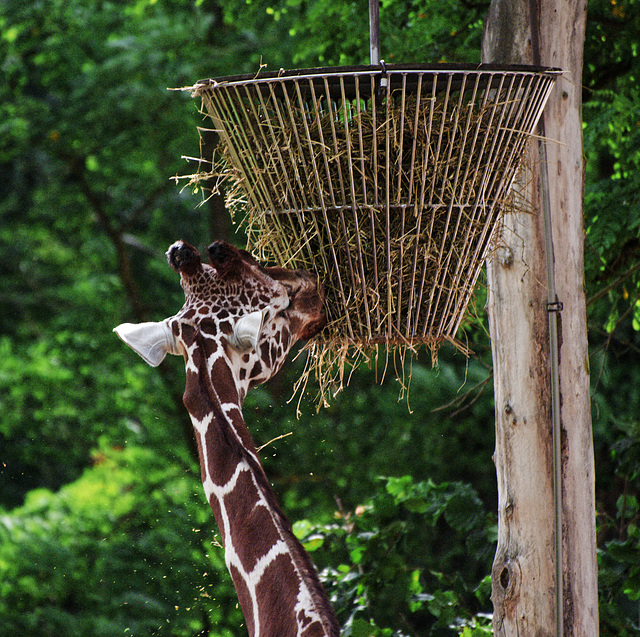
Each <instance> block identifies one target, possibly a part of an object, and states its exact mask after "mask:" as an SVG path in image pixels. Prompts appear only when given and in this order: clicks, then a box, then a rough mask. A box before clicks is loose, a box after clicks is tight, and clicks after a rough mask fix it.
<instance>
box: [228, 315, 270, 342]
mask: <svg viewBox="0 0 640 637" xmlns="http://www.w3.org/2000/svg"><path fill="white" fill-rule="evenodd" d="M265 311H266V310H257V311H256V312H250V313H249V314H245V315H244V316H241V317H240V318H239V319H238V320H237V321H236V324H235V326H234V328H233V333H232V334H231V336H229V343H231V345H233V347H235V348H236V349H239V350H248V349H256V348H257V347H258V338H259V337H260V331H261V330H262V322H263V321H264V313H265Z"/></svg>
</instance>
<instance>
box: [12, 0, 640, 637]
mask: <svg viewBox="0 0 640 637" xmlns="http://www.w3.org/2000/svg"><path fill="white" fill-rule="evenodd" d="M487 6H488V2H479V3H476V2H466V1H465V2H462V1H459V0H446V2H433V1H432V0H415V1H414V0H410V1H409V2H399V1H398V0H383V2H382V3H381V28H382V56H383V57H384V58H385V59H386V60H387V61H390V62H396V61H404V62H413V61H416V62H427V63H429V62H437V61H440V60H445V61H460V62H477V61H479V45H480V38H481V31H482V24H481V21H482V18H483V15H484V12H485V11H486V8H487ZM639 31H640V2H638V0H618V1H617V2H610V1H609V0H593V1H592V2H590V3H589V21H588V25H587V42H586V48H585V74H584V78H583V85H584V86H585V93H584V120H585V125H584V142H585V156H586V158H587V170H586V177H587V184H586V208H585V225H586V229H587V240H586V248H587V252H586V257H587V262H586V281H585V283H586V289H587V294H588V296H589V297H590V299H591V301H590V303H589V306H588V309H589V320H590V328H591V329H590V339H591V343H592V348H593V356H592V360H591V367H592V370H593V405H594V441H595V449H596V466H597V475H596V487H597V507H598V546H599V553H598V560H599V567H600V599H601V608H600V612H601V618H602V619H601V634H603V635H611V636H613V635H632V634H637V633H638V598H639V595H640V592H639V591H640V584H639V579H640V575H639V573H638V564H639V563H640V559H639V558H640V556H639V555H638V546H639V545H640V538H639V537H638V502H639V501H640V484H639V478H638V475H639V472H640V468H639V466H638V458H640V431H639V426H638V416H637V414H638V413H640V403H639V396H638V392H637V390H636V388H637V387H638V386H640V368H639V366H638V360H639V358H638V355H639V353H640V265H639V264H640V199H639V195H638V193H640V183H639V182H638V179H639V177H638V175H639V174H640V171H639V170H638V168H639V167H640V154H639V153H640V137H639V135H640V126H639V125H638V124H639V120H638V117H639V111H638V103H639V101H640V90H639V86H638V78H640V68H639V66H638V60H639V56H638V41H637V34H638V32H639ZM368 56H369V52H368V36H367V12H366V5H365V4H362V3H354V2H352V1H351V0H333V1H332V2H328V1H327V0H310V1H308V2H302V1H301V0H284V1H281V2H278V3H273V2H268V1H267V0H247V1H243V0H238V1H237V2H225V3H222V2H219V1H218V0H193V1H187V2H185V1H183V0H126V1H125V2H120V3H113V2H98V1H96V0H88V1H87V0H49V1H48V2H42V1H40V0H29V1H26V2H25V1H24V0H20V1H18V0H4V2H2V3H0V171H1V173H2V176H3V179H2V180H1V181H0V304H1V305H2V312H1V313H0V507H1V508H0V510H1V511H2V514H1V516H0V517H1V519H0V626H1V627H2V628H0V634H2V631H3V630H4V631H5V633H7V634H11V635H13V634H16V635H20V634H42V635H47V634H51V635H90V634H91V635H101V634H104V635H114V634H137V635H146V634H171V635H194V634H211V635H225V636H230V635H238V634H242V632H243V630H244V628H239V625H240V623H241V622H242V619H241V617H240V615H239V611H238V609H237V608H236V596H235V593H234V591H233V589H232V587H231V584H230V579H229V577H228V575H227V574H226V570H225V567H224V564H223V561H222V553H221V550H220V549H219V548H218V547H214V546H212V545H211V540H212V538H213V537H214V534H215V528H214V525H213V521H212V518H211V515H210V512H209V509H208V507H207V505H206V502H205V499H204V497H203V495H202V490H201V487H200V485H199V479H198V478H197V477H196V476H197V467H196V463H195V460H194V459H193V457H192V455H190V449H189V444H188V443H189V440H190V439H191V437H190V434H189V435H184V433H183V431H187V430H188V428H189V426H190V425H189V424H188V422H187V420H186V414H185V411H184V408H183V406H182V404H181V400H180V396H181V393H182V390H183V383H184V375H183V371H182V369H181V363H180V361H179V360H167V361H166V362H165V363H163V365H162V367H161V368H159V369H158V370H152V369H149V368H148V367H147V366H146V365H145V364H144V363H142V362H141V361H140V360H139V359H138V358H137V357H136V355H135V354H133V353H132V352H130V351H129V350H128V349H127V348H125V347H124V346H123V345H122V344H121V343H120V342H119V341H118V340H117V339H116V338H115V336H114V335H113V334H112V333H111V329H112V328H113V327H114V326H115V325H117V324H118V323H120V322H122V321H125V320H127V321H135V320H151V319H161V318H164V317H165V316H167V315H170V314H172V313H173V312H175V310H176V309H177V308H178V307H180V305H181V303H182V296H181V291H180V288H179V286H178V283H177V279H176V277H175V275H174V274H173V273H172V272H171V271H170V270H169V269H168V268H167V267H166V264H165V263H164V257H163V252H164V250H165V249H166V247H167V246H168V245H169V244H170V243H172V242H173V241H174V240H176V239H177V238H179V237H183V238H185V239H187V240H189V241H191V242H192V243H194V244H196V245H199V246H202V245H206V244H207V243H208V242H209V241H210V240H211V239H212V238H216V237H219V236H221V235H222V233H223V232H224V230H223V227H222V226H221V225H220V219H219V217H216V216H215V215H214V213H213V205H212V202H207V203H206V204H204V205H202V206H201V207H197V204H198V202H199V198H194V197H192V196H191V193H189V192H188V191H186V190H181V189H180V188H179V187H176V185H175V184H174V183H172V182H171V180H170V177H171V176H173V175H175V174H176V173H184V172H189V171H190V168H189V166H188V165H187V166H185V163H184V161H183V160H182V159H181V156H182V155H188V156H195V155H197V154H198V137H197V134H196V131H195V127H196V126H198V125H203V120H202V118H201V117H200V116H198V115H197V104H195V103H194V102H193V100H191V99H190V98H189V96H188V95H187V94H183V93H177V92H170V91H167V88H168V87H179V86H185V85H191V84H192V83H193V82H194V81H196V80H197V79H199V78H201V77H219V76H223V75H226V74H236V73H251V72H256V71H257V70H258V68H259V65H260V63H261V62H263V63H267V64H268V68H270V69H271V70H274V69H277V68H279V67H280V66H282V67H285V68H292V67H296V66H317V65H332V64H358V63H366V62H368ZM204 125H205V126H206V124H204ZM481 304H482V302H481V301H480V302H479V304H478V305H479V306H481ZM467 337H468V338H469V344H470V346H471V348H472V349H473V350H474V351H475V352H476V353H477V355H476V357H475V358H473V359H472V360H471V361H470V362H469V363H467V362H466V361H465V360H464V359H463V358H462V357H461V356H459V355H454V354H453V353H452V352H451V351H448V350H443V353H442V354H441V361H440V365H439V368H438V369H437V370H435V371H433V370H431V369H430V361H429V360H428V357H426V356H424V355H423V354H422V353H421V354H420V355H419V357H418V361H417V362H416V363H414V365H413V374H412V376H413V378H412V382H411V389H410V393H409V398H408V400H407V401H406V400H405V399H404V398H403V399H401V400H400V401H398V399H397V398H398V394H399V387H398V385H397V384H396V383H394V382H392V381H389V380H387V381H386V382H385V383H383V384H382V385H381V386H378V385H376V384H375V381H376V377H377V378H379V377H380V376H382V375H383V371H384V369H385V367H386V366H387V361H379V362H378V369H377V371H367V370H364V369H363V370H361V371H359V372H358V373H357V374H356V375H355V376H354V378H353V380H352V383H351V385H350V387H349V388H348V390H346V391H345V392H343V393H342V394H340V395H339V396H337V397H336V398H335V400H334V401H333V403H332V405H331V407H330V408H329V409H326V410H322V411H321V412H320V413H317V414H315V415H313V413H314V407H313V404H312V402H311V401H308V402H304V401H303V413H304V418H303V419H302V420H299V421H298V420H296V418H295V415H294V414H295V404H287V399H288V398H289V395H290V389H289V388H290V387H291V386H292V383H293V379H294V377H295V376H296V374H297V373H298V372H299V368H297V367H296V366H295V365H293V366H291V367H290V368H289V370H288V371H287V372H285V374H284V375H283V376H281V377H279V378H276V379H274V381H275V382H273V383H271V385H270V387H268V388H261V389H259V390H255V391H254V392H252V393H251V394H250V395H249V397H248V399H247V403H246V407H245V412H246V416H247V421H248V422H249V425H250V426H251V427H252V430H253V432H254V434H255V437H256V440H257V441H258V444H263V443H266V442H268V441H269V440H272V439H274V438H276V437H278V436H280V435H282V434H283V433H286V432H290V431H291V432H293V435H291V436H288V437H287V438H284V439H282V440H277V441H275V442H272V443H271V444H269V445H268V446H267V447H266V448H265V450H264V452H263V453H264V455H265V466H266V470H267V474H268V475H269V476H270V478H272V479H273V481H274V486H275V488H276V490H277V491H278V494H279V496H280V499H281V501H282V503H283V505H284V508H285V510H286V511H287V513H288V514H289V515H290V517H291V518H292V519H300V520H301V521H300V522H298V523H296V529H297V530H298V531H299V533H300V534H301V536H302V537H303V538H304V541H305V543H306V544H307V546H308V548H309V549H310V550H312V551H313V556H314V559H315V560H316V561H317V563H318V564H319V565H321V566H322V568H323V572H324V574H325V577H326V578H327V582H328V585H329V586H330V588H331V592H332V595H333V596H334V598H335V601H336V604H337V607H338V609H339V611H340V613H341V618H342V619H343V620H344V621H345V622H346V626H347V628H346V630H347V631H348V632H349V634H351V635H366V636H369V635H376V636H382V635H384V636H385V637H386V636H389V635H393V634H396V635H400V634H403V635H404V634H421V635H422V634H429V631H430V632H431V633H432V634H433V635H440V634H452V633H456V632H457V633H458V634H461V635H464V636H466V637H469V636H478V635H487V634H490V629H489V627H488V625H489V623H490V622H489V619H488V618H487V616H486V614H487V613H488V612H490V605H489V601H488V596H489V587H490V583H489V581H488V577H487V576H488V573H489V569H490V561H491V555H492V553H493V545H494V533H495V531H494V524H495V522H494V520H493V516H492V515H490V514H487V513H486V511H493V510H494V509H495V506H496V496H495V477H494V471H493V466H492V463H491V460H490V457H491V453H492V450H493V444H494V441H493V401H492V396H491V377H490V370H489V366H490V363H489V352H488V339H487V337H486V326H485V325H484V319H483V318H482V313H481V312H480V317H478V318H476V319H474V321H473V322H472V323H470V325H469V327H468V329H467ZM423 359H424V360H423ZM388 364H389V365H390V366H392V365H393V361H389V363H388ZM408 406H409V407H410V408H411V411H410V410H409V409H408V408H407V407H408ZM96 449H98V450H99V451H97V452H96ZM116 449H121V450H120V451H117V450H116ZM381 475H384V476H388V478H387V479H385V480H384V481H380V480H379V476H381ZM409 475H411V476H412V478H409V477H405V476H409ZM469 484H472V485H473V488H471V487H470V486H468V485H469ZM336 501H337V502H338V503H339V504H338V506H337V508H338V517H334V510H335V509H336ZM403 618H404V619H403ZM5 626H6V628H5ZM412 629H413V631H414V632H413V633H412V632H411V631H412ZM7 631H9V632H7ZM127 631H128V632H127Z"/></svg>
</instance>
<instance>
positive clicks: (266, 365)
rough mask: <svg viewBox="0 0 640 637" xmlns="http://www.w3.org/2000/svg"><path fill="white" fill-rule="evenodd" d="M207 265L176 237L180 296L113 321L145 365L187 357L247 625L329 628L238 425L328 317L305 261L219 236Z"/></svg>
mask: <svg viewBox="0 0 640 637" xmlns="http://www.w3.org/2000/svg"><path fill="white" fill-rule="evenodd" d="M207 252H208V256H209V261H210V265H208V264H203V263H202V262H201V258H200V255H199V254H198V252H197V251H196V250H195V248H193V247H192V246H190V245H189V244H187V243H185V242H183V241H178V242H177V243H175V244H173V245H172V246H171V247H170V248H169V251H168V252H167V256H168V259H169V264H170V265H171V267H173V268H174V269H175V270H176V271H177V272H179V273H180V278H181V284H182V287H183V289H184V293H185V304H184V306H183V307H182V309H181V310H180V311H179V312H178V314H176V315H175V316H174V317H171V318H169V319H166V320H165V321H163V322H161V323H145V324H141V325H130V324H125V325H122V326H119V327H118V328H116V330H115V331H116V333H117V334H118V335H119V336H120V337H121V338H122V339H123V340H124V341H125V342H126V343H127V344H128V345H130V346H131V347H132V348H133V349H134V350H136V351H137V352H138V353H139V354H140V355H141V356H143V357H144V358H145V360H147V362H149V363H150V364H152V365H157V364H159V363H160V362H161V361H162V359H163V358H164V355H165V354H166V353H172V354H182V355H183V356H184V359H185V364H186V390H185V394H184V404H185V406H186V408H187V410H188V411H189V414H190V416H191V420H192V422H193V426H194V429H195V434H196V439H197V443H198V450H199V454H200V467H201V474H202V482H203V485H204V490H205V494H206V496H207V499H208V501H209V504H210V505H211V508H212V510H213V513H214V516H215V518H216V521H217V523H218V526H219V529H220V533H221V537H222V543H223V545H224V547H225V560H226V563H227V567H228V568H229V571H230V573H231V577H232V579H233V582H234V585H235V588H236V591H237V593H238V599H239V601H240V606H241V608H242V611H243V614H244V617H245V620H246V624H247V629H248V631H249V634H250V635H251V636H252V637H267V636H268V637H294V636H295V637H320V636H327V637H336V636H337V635H339V632H340V631H339V627H338V623H337V620H336V618H335V615H334V613H333V611H332V609H331V607H330V605H329V601H328V599H327V596H326V594H325V592H324V590H323V588H322V585H321V583H320V581H319V579H318V576H317V574H316V571H315V569H314V567H313V564H312V563H311V560H310V558H309V556H308V555H307V553H306V552H305V551H304V549H303V547H302V545H301V544H300V542H299V541H298V540H297V538H296V537H295V536H294V535H293V533H292V531H291V525H290V524H289V522H288V520H287V519H286V517H285V515H284V514H283V513H282V511H281V509H280V507H279V506H278V503H277V501H276V498H275V494H274V493H273V490H272V489H271V486H270V485H269V482H268V480H267V478H266V476H265V473H264V470H263V469H262V465H261V463H260V459H259V458H258V454H257V452H256V449H255V446H254V443H253V440H252V438H251V435H250V433H249V431H248V429H247V427H246V425H245V422H244V418H243V415H242V404H243V401H244V398H245V396H246V394H247V391H248V390H249V389H250V388H251V387H252V386H254V385H256V384H258V383H261V382H264V381H265V380H267V379H268V378H270V377H271V376H273V374H275V373H276V372H277V371H278V369H280V367H281V366H282V363H283V362H284V360H285V358H286V356H287V354H288V352H289V350H290V348H291V346H292V345H293V344H294V343H295V342H296V341H297V340H299V339H305V338H310V337H311V336H313V335H314V334H315V333H317V332H318V331H319V330H320V329H322V327H323V326H324V324H325V315H324V311H323V291H322V288H321V287H319V286H318V284H317V282H316V279H315V277H313V276H312V275H311V274H309V273H307V272H302V271H292V270H287V269H284V268H263V267H261V266H260V265H259V264H258V263H257V262H256V261H255V260H254V259H253V258H252V257H251V256H250V255H249V254H248V253H246V252H244V251H241V250H237V249H236V248H234V247H233V246H231V245H229V244H226V243H222V242H216V243H213V244H212V245H211V246H209V248H208V249H207Z"/></svg>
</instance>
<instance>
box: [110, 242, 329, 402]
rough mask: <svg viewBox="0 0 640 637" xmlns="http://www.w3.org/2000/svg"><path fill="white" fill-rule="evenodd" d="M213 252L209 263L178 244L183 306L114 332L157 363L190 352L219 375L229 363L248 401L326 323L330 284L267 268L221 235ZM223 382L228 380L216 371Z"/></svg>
mask: <svg viewBox="0 0 640 637" xmlns="http://www.w3.org/2000/svg"><path fill="white" fill-rule="evenodd" d="M207 255H208V258H209V264H206V263H202V259H201V256H200V254H199V253H198V251H197V250H196V249H195V248H194V247H193V246H191V245H189V244H188V243H186V242H184V241H177V242H176V243H174V244H173V245H172V246H171V247H170V248H169V250H168V252H167V258H168V261H169V265H170V266H171V267H172V268H173V269H174V270H175V271H176V272H178V273H179V274H180V281H181V285H182V288H183V290H184V294H185V304H184V306H183V307H182V309H181V310H180V311H179V312H178V313H177V314H176V315H175V316H173V317H171V318H168V319H165V320H164V321H161V322H159V323H140V324H137V325H132V324H129V323H125V324H123V325H120V326H118V327H117V328H115V330H114V331H115V332H116V333H117V335H118V336H119V337H120V338H121V339H122V340H123V341H124V342H125V343H126V344H127V345H129V346H130V347H131V348H132V349H134V350H135V351H136V352H137V353H138V354H140V355H141V356H142V357H143V358H144V359H145V360H146V361H147V362H148V363H149V364H151V365H153V366H156V365H159V364H160V363H161V362H162V360H163V359H164V357H165V355H166V354H167V353H170V354H182V355H184V356H185V357H186V359H187V369H189V364H190V363H191V364H192V365H195V367H196V368H198V371H202V370H201V369H200V367H201V365H202V366H204V367H203V369H204V368H205V367H206V368H208V371H209V373H210V374H216V372H220V371H221V367H222V366H226V367H227V368H228V371H227V372H225V373H224V376H225V377H228V376H229V374H231V376H230V377H229V378H228V382H229V383H231V384H232V385H235V386H236V388H237V390H238V402H240V403H241V402H242V401H243V400H244V396H245V395H246V391H247V390H248V389H249V388H250V387H252V386H253V385H256V384H258V383H261V382H264V381H266V380H268V379H269V378H270V377H271V376H273V375H274V374H275V373H276V372H277V371H278V370H279V369H280V367H281V366H282V363H283V362H284V360H285V358H286V356H287V354H288V352H289V350H290V349H291V347H292V346H293V344H294V343H295V342H296V341H298V340H300V339H308V338H311V337H312V336H314V335H315V334H316V333H317V332H319V331H320V330H321V329H322V328H323V327H324V325H325V322H326V318H325V313H324V309H323V302H324V291H323V289H322V286H321V285H320V284H318V282H317V280H316V277H315V276H313V275H312V274H311V273H309V272H305V271H301V270H288V269H286V268H278V267H271V268H269V267H263V266H261V265H260V264H259V263H258V262H257V261H256V260H255V259H254V258H253V257H252V256H251V255H250V254H249V253H248V252H246V251H245V250H238V249H237V248H235V247H234V246H232V245H230V244H228V243H224V242H222V241H216V242H214V243H212V244H211V245H210V246H209V247H208V248H207ZM196 351H197V352H198V354H197V355H196V353H195V352H196ZM214 366H215V367H216V368H217V369H215V370H214V369H213V367H214ZM193 371H196V370H195V369H194V370H193ZM216 381H222V378H220V377H219V376H217V374H216ZM230 391H231V388H230Z"/></svg>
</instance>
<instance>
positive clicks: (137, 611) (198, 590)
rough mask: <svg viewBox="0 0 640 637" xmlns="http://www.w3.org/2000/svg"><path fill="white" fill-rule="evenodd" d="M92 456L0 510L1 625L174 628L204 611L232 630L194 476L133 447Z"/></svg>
mask: <svg viewBox="0 0 640 637" xmlns="http://www.w3.org/2000/svg"><path fill="white" fill-rule="evenodd" d="M93 461H94V466H93V467H92V468H91V469H88V470H87V471H86V472H85V473H84V475H83V476H82V477H81V478H80V479H78V480H77V481H76V482H74V483H71V484H69V485H68V486H65V487H64V488H63V489H62V490H61V491H60V492H59V493H56V494H54V493H51V492H50V491H47V490H44V489H37V490H34V491H32V492H31V493H29V496H28V498H27V500H26V502H25V504H24V506H22V507H20V508H19V509H15V510H14V511H12V512H11V513H10V514H5V515H2V516H1V517H0V617H2V631H3V632H2V634H4V635H8V634H12V635H42V636H45V635H52V636H53V635H55V636H56V637H70V636H76V635H95V636H96V637H98V636H101V635H103V636H104V637H112V636H113V635H127V634H130V635H151V634H153V635H185V636H186V635H193V634H196V633H198V632H199V631H201V630H203V629H205V628H207V629H208V627H209V626H210V625H211V622H212V621H214V622H216V623H217V624H218V632H217V633H216V634H218V635H228V636H230V635H233V634H235V632H236V631H235V629H234V627H237V626H239V625H240V624H241V623H242V618H241V616H240V615H239V613H238V611H237V609H236V603H237V602H236V600H235V597H234V596H233V595H230V593H231V592H232V591H230V588H229V586H228V585H227V583H226V581H225V580H226V578H227V577H228V576H227V575H226V573H225V572H224V570H225V566H224V558H223V553H222V549H221V548H220V547H219V546H218V547H216V546H213V544H212V538H213V535H214V533H213V529H212V523H211V521H210V512H209V509H208V507H207V505H206V502H205V501H204V498H203V496H202V487H201V485H200V484H199V481H198V479H197V478H196V477H195V476H194V475H193V474H191V473H185V472H184V471H183V470H180V469H179V468H178V467H177V466H176V465H175V464H170V463H169V464H168V463H166V462H165V460H164V459H163V458H162V457H159V456H157V455H156V454H154V453H153V452H151V451H147V450H143V449H141V448H134V449H126V450H124V451H117V450H113V449H109V448H105V449H103V450H101V451H100V452H96V454H95V455H94V460H93ZM219 573H223V574H222V575H219ZM220 580H222V582H221V581H220Z"/></svg>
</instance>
